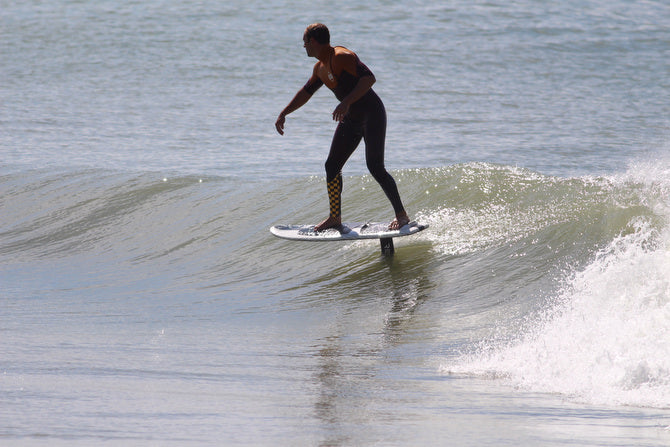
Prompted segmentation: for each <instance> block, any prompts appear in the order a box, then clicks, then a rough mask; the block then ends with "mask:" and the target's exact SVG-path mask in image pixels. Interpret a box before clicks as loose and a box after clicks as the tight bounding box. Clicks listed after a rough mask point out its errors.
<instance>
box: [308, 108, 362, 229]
mask: <svg viewBox="0 0 670 447" xmlns="http://www.w3.org/2000/svg"><path fill="white" fill-rule="evenodd" d="M361 138H362V134H361V132H360V131H358V132H357V130H356V127H355V126H354V125H353V124H352V123H351V122H350V121H348V120H345V121H342V122H341V123H340V124H338V125H337V129H336V130H335V135H334V136H333V141H332V143H331V145H330V153H329V154H328V159H327V160H326V186H327V188H328V204H329V209H330V215H329V216H328V218H327V219H325V220H324V221H323V222H321V223H320V224H318V225H316V226H315V227H314V229H315V231H322V230H326V229H328V228H333V227H337V226H339V225H341V224H342V168H343V167H344V164H345V163H346V162H347V160H348V159H349V157H350V156H351V154H353V152H354V150H356V147H357V146H358V143H360V141H361Z"/></svg>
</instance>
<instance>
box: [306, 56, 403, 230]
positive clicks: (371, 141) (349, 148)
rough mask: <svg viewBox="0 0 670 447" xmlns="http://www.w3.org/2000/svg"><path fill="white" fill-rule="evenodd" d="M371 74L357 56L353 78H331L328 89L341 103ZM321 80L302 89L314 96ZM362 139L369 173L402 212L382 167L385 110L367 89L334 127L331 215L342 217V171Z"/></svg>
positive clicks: (328, 175)
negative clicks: (359, 81)
mask: <svg viewBox="0 0 670 447" xmlns="http://www.w3.org/2000/svg"><path fill="white" fill-rule="evenodd" d="M371 75H372V72H371V71H370V69H369V68H368V67H366V66H365V64H363V63H362V62H361V61H360V60H359V59H358V56H356V75H353V74H351V73H349V72H348V71H347V70H342V72H341V73H340V74H339V75H338V76H335V75H334V74H333V77H334V78H335V81H336V85H335V87H333V88H331V90H332V91H333V93H335V97H336V98H337V99H338V100H340V101H342V100H343V99H344V98H345V97H346V96H347V95H348V94H349V93H351V91H352V90H353V89H354V87H355V86H356V84H357V83H358V80H359V79H360V78H362V77H364V76H371ZM322 85H323V81H321V80H320V79H318V78H317V79H316V80H314V81H312V82H311V83H310V82H309V81H308V82H307V84H305V86H304V89H305V90H306V91H307V92H308V93H310V94H313V93H314V92H315V91H316V90H317V89H318V88H319V87H321V86H322ZM361 139H363V140H365V161H366V164H367V167H368V170H369V171H370V174H372V176H373V177H374V179H375V180H376V181H377V182H378V183H379V185H380V186H381V187H382V190H383V191H384V193H385V194H386V197H388V199H389V201H390V202H391V205H392V206H393V210H394V211H395V213H396V214H399V213H401V212H403V211H404V207H403V204H402V201H401V200H400V194H399V193H398V187H397V185H396V183H395V180H393V177H392V176H391V174H389V173H388V171H387V170H386V168H385V167H384V142H385V139H386V109H385V108H384V104H383V103H382V100H381V99H380V98H379V96H377V94H376V93H375V92H374V91H373V90H372V89H370V90H368V91H367V92H366V93H365V95H363V97H362V98H360V99H359V100H358V101H356V102H355V103H353V104H351V106H350V107H349V112H348V113H347V115H346V116H345V117H344V119H343V120H342V121H341V122H340V123H339V124H338V125H337V129H335V135H333V141H332V143H331V146H330V153H329V154H328V158H327V160H326V181H327V183H328V197H329V199H330V214H331V216H333V217H339V216H340V215H341V205H340V195H341V191H342V168H343V167H344V164H345V163H346V162H347V160H348V159H349V157H350V156H351V154H353V152H354V150H356V148H357V147H358V144H359V143H360V142H361Z"/></svg>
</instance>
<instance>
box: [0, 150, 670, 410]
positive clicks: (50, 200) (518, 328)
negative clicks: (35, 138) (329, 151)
mask: <svg viewBox="0 0 670 447" xmlns="http://www.w3.org/2000/svg"><path fill="white" fill-rule="evenodd" d="M394 175H395V177H396V180H397V182H398V184H399V188H400V190H401V192H402V195H403V199H404V200H405V203H406V206H407V208H408V209H409V210H410V211H411V212H412V214H413V217H414V218H416V219H417V220H420V221H422V222H425V223H428V224H430V229H429V230H428V231H425V232H422V233H421V234H419V235H416V236H413V237H408V238H402V239H399V240H397V243H396V248H397V252H396V256H395V257H394V258H393V259H392V260H387V261H384V262H379V260H375V258H379V256H380V255H379V247H378V244H377V242H376V241H362V242H356V243H351V244H349V243H332V244H328V245H324V244H318V243H316V244H315V243H293V242H287V241H283V240H279V239H276V238H274V237H272V236H271V235H270V234H269V232H268V228H269V226H271V225H273V224H277V223H310V222H316V221H317V220H318V219H319V218H322V217H324V215H325V213H327V203H326V197H325V186H324V182H323V179H322V178H320V177H319V178H316V177H305V178H297V179H286V180H282V181H278V182H245V181H243V180H240V179H235V178H225V177H215V176H214V177H198V176H192V175H187V176H179V175H176V176H174V177H168V178H162V177H159V176H157V175H156V174H151V173H136V172H133V173H127V172H117V171H107V170H99V169H97V170H93V169H92V170H62V171H56V172H54V171H45V170H33V171H23V172H15V171H11V170H5V172H4V173H2V175H1V176H0V190H1V191H2V197H1V199H0V200H1V202H2V209H3V213H2V216H1V217H0V223H1V225H0V227H1V228H2V231H1V232H0V266H1V267H0V275H1V276H2V282H3V285H4V288H5V294H6V295H7V296H13V297H17V298H18V297H22V296H26V295H31V296H41V297H62V296H63V295H64V294H67V296H68V297H69V298H68V299H74V300H77V299H81V300H88V299H90V297H91V296H95V299H96V300H97V302H98V303H116V304H115V306H116V308H117V311H118V312H119V314H120V315H123V314H124V313H125V314H131V313H132V314H133V315H138V314H139V315H146V318H147V319H151V318H154V319H156V318H160V315H161V313H165V312H171V311H174V309H175V308H177V307H178V308H180V309H181V308H188V309H189V312H190V313H191V314H192V316H193V317H194V318H195V319H198V318H199V321H203V320H208V321H212V322H213V323H215V324H221V323H231V322H233V321H234V322H235V324H240V325H243V323H240V322H239V319H240V318H243V317H242V316H243V315H247V316H248V318H251V317H250V315H252V314H254V312H258V311H259V309H262V310H264V311H268V312H276V311H286V310H291V309H292V310H299V311H300V312H306V313H307V314H308V315H309V314H310V313H314V314H316V313H318V312H320V311H323V307H324V306H327V305H328V303H332V302H333V300H334V299H348V300H352V301H351V302H352V304H351V305H352V306H353V307H354V308H356V306H359V307H360V308H361V309H363V308H364V306H365V304H363V303H364V302H365V300H369V299H370V297H375V296H376V297H381V296H391V297H393V298H392V299H393V303H394V304H393V311H392V312H391V315H390V316H389V317H388V319H389V321H392V320H393V321H395V320H394V319H396V320H397V319H400V320H402V319H403V318H407V317H408V315H409V314H410V313H411V312H414V311H415V310H416V309H417V307H418V306H419V305H422V306H424V307H425V308H430V309H432V310H431V312H433V311H434V312H435V313H436V314H439V315H441V320H440V321H441V322H440V323H436V324H437V329H431V331H433V330H437V331H439V332H440V334H439V337H438V338H437V340H438V341H436V342H435V343H438V342H439V340H448V342H446V344H447V345H446V347H442V348H441V349H442V351H444V350H445V349H446V352H447V358H446V359H445V360H444V362H443V366H442V369H443V370H444V371H445V373H449V374H457V375H476V376H484V377H493V378H496V379H497V378H503V379H504V380H507V381H509V382H510V383H511V384H513V385H514V386H519V387H523V388H525V389H528V390H533V391H543V392H550V393H561V394H564V395H566V396H571V397H574V398H575V399H578V400H583V401H589V402H604V403H612V404H627V405H642V406H652V407H667V402H670V360H669V359H670V343H668V341H669V340H670V338H669V337H670V336H669V335H668V329H667V328H668V327H669V325H668V322H670V279H669V278H670V252H669V251H668V247H670V229H669V228H670V227H669V226H668V218H669V217H670V211H669V210H670V206H669V205H670V204H669V202H668V197H669V196H670V194H669V192H670V171H669V170H667V169H665V170H664V167H663V165H654V166H651V165H647V166H637V167H632V168H631V169H630V170H629V171H628V172H627V173H625V174H621V175H618V176H609V177H577V178H558V177H551V176H545V175H541V174H538V173H536V172H533V171H529V170H526V169H520V168H516V167H510V166H503V165H492V164H483V163H470V164H463V165H454V166H448V167H444V168H434V169H417V170H402V171H397V172H395V173H394ZM343 201H344V208H343V212H344V215H345V216H344V217H345V219H347V220H384V219H389V218H390V217H391V215H390V214H391V208H390V205H389V204H388V201H387V200H386V198H385V197H384V196H383V194H382V192H381V191H380V189H379V187H378V185H377V184H376V183H375V182H374V180H373V179H372V178H371V177H369V176H352V177H346V178H345V179H344V198H343ZM389 269H390V271H391V272H392V273H393V281H392V282H391V283H389V281H388V275H387V274H386V273H387V272H388V271H389ZM334 290H335V291H336V292H337V298H334V297H333V291H334ZM129 297H132V306H133V308H132V311H131V310H128V309H126V310H118V309H123V308H124V306H128V305H129V304H128V303H129V301H128V300H130V299H131V298H129ZM356 303H359V304H356ZM196 304H197V305H196ZM105 305H107V304H105ZM170 309H172V310H170Z"/></svg>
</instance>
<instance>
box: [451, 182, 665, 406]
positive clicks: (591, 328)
mask: <svg viewBox="0 0 670 447" xmlns="http://www.w3.org/2000/svg"><path fill="white" fill-rule="evenodd" d="M664 172H665V175H660V176H659V174H663V172H659V171H658V170H656V171H655V172H654V173H653V175H651V177H653V178H654V181H650V182H647V181H646V179H648V178H650V177H649V176H645V175H643V174H642V173H641V171H637V170H636V174H639V176H638V177H637V178H636V179H635V181H636V182H637V181H642V182H643V183H645V184H648V186H650V187H651V188H655V191H654V193H653V194H651V196H653V198H652V199H653V200H654V201H655V202H656V203H654V204H650V205H653V208H654V209H655V210H656V211H658V212H661V213H667V210H668V208H667V196H664V193H663V191H665V189H664V188H667V186H668V184H670V183H668V181H667V179H668V177H670V176H668V175H667V174H668V171H664ZM630 179H631V178H630V177H628V180H629V181H630ZM659 194H660V195H659ZM660 217H661V218H662V220H665V221H666V222H665V224H662V225H661V228H660V229H659V226H658V223H657V222H656V224H654V223H652V222H651V219H643V218H638V219H636V220H635V221H633V222H631V226H632V230H633V231H631V232H630V233H629V234H625V235H621V236H619V237H617V238H615V239H614V240H613V241H612V242H611V243H610V244H609V245H608V246H607V247H606V248H605V249H603V250H602V251H601V252H599V253H598V254H597V256H596V257H595V259H594V260H593V262H592V263H591V264H590V265H589V266H588V267H587V268H586V269H584V270H583V271H580V272H577V273H575V274H574V275H573V276H572V277H571V279H569V280H567V281H566V284H565V286H564V287H563V288H562V291H561V293H559V294H558V296H557V297H556V299H555V301H554V303H553V305H552V306H550V308H549V309H548V310H547V311H546V313H545V314H544V315H542V316H539V317H538V318H537V321H536V322H535V323H533V324H531V325H529V327H530V329H526V330H525V332H524V333H523V334H522V335H520V336H519V339H518V340H516V341H514V342H509V341H505V342H503V341H499V340H498V341H491V342H486V343H483V344H482V346H481V347H480V349H479V350H478V351H477V353H475V354H472V355H468V356H464V357H462V358H460V359H457V360H456V361H454V362H451V364H448V365H444V366H443V370H444V371H446V372H450V373H457V374H459V373H460V374H475V375H481V376H485V377H493V378H500V377H504V378H505V379H506V380H509V381H510V382H511V383H512V384H513V385H514V386H517V387H520V388H523V389H526V390H531V391H539V392H549V393H560V394H563V395H566V396H569V397H571V398H574V399H576V400H578V401H583V402H589V403H596V404H608V405H634V406H649V407H656V408H670V228H668V225H667V221H668V220H670V219H668V215H667V214H665V216H660Z"/></svg>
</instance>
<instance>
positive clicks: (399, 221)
mask: <svg viewBox="0 0 670 447" xmlns="http://www.w3.org/2000/svg"><path fill="white" fill-rule="evenodd" d="M409 222H410V220H409V216H408V215H407V213H401V214H398V215H396V217H395V219H393V222H391V224H390V225H389V230H390V231H395V230H399V229H401V228H402V227H404V226H405V225H407V224H408V223H409Z"/></svg>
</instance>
